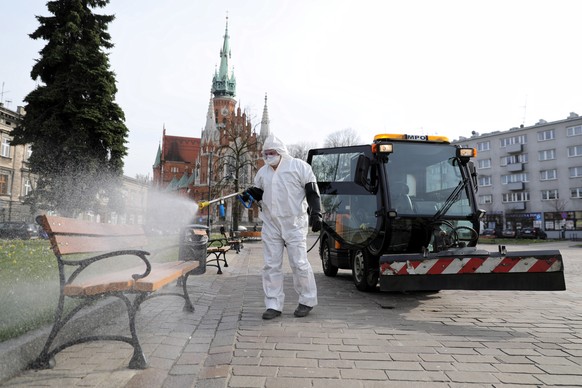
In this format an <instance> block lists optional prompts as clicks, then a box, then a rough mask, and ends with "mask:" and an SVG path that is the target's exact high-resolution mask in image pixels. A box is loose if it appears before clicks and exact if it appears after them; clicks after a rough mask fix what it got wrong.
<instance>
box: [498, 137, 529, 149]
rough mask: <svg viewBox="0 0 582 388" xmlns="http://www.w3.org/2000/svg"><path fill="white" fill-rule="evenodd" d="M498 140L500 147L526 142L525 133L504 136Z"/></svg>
mask: <svg viewBox="0 0 582 388" xmlns="http://www.w3.org/2000/svg"><path fill="white" fill-rule="evenodd" d="M499 141H500V146H501V147H502V148H503V147H507V146H508V145H512V144H527V135H519V136H512V137H506V138H504V139H499Z"/></svg>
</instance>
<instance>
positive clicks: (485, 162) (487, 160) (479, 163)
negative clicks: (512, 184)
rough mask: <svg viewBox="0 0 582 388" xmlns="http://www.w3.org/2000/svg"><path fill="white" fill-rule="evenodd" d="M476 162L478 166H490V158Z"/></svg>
mask: <svg viewBox="0 0 582 388" xmlns="http://www.w3.org/2000/svg"><path fill="white" fill-rule="evenodd" d="M477 163H478V168H491V159H481V160H479V161H477Z"/></svg>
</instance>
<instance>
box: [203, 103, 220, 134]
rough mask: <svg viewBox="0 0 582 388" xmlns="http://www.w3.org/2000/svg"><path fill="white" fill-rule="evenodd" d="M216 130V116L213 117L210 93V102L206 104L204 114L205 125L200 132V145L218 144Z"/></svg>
mask: <svg viewBox="0 0 582 388" xmlns="http://www.w3.org/2000/svg"><path fill="white" fill-rule="evenodd" d="M218 135H219V133H218V129H217V128H216V116H215V115H214V103H213V101H212V93H210V102H209V103H208V112H207V113H206V125H205V126H204V129H203V130H202V136H201V137H202V139H201V140H202V145H207V144H208V143H214V144H217V143H218Z"/></svg>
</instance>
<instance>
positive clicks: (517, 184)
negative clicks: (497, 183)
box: [507, 182, 525, 191]
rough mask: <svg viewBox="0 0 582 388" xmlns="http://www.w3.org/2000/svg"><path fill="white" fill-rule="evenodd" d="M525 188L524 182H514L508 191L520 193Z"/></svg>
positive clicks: (509, 185) (508, 187)
mask: <svg viewBox="0 0 582 388" xmlns="http://www.w3.org/2000/svg"><path fill="white" fill-rule="evenodd" d="M524 187H525V185H524V183H523V182H513V183H508V184H507V189H508V190H510V191H520V190H523V189H524Z"/></svg>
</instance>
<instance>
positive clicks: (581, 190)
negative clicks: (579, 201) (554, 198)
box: [570, 187, 582, 198]
mask: <svg viewBox="0 0 582 388" xmlns="http://www.w3.org/2000/svg"><path fill="white" fill-rule="evenodd" d="M570 198H582V187H575V188H573V189H570Z"/></svg>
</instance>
